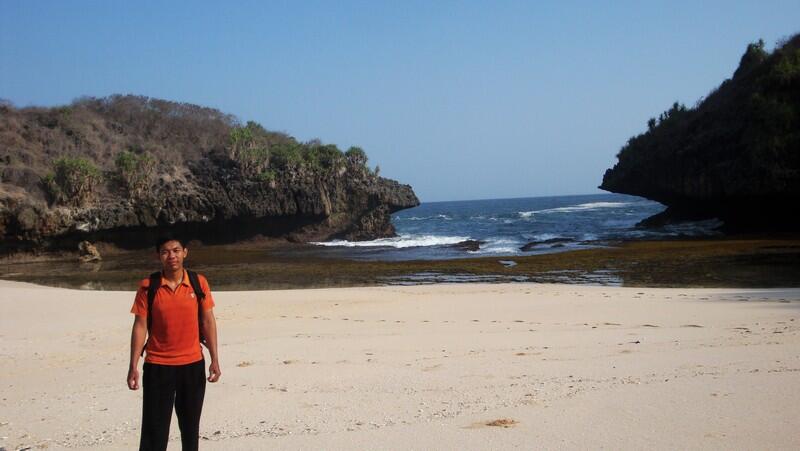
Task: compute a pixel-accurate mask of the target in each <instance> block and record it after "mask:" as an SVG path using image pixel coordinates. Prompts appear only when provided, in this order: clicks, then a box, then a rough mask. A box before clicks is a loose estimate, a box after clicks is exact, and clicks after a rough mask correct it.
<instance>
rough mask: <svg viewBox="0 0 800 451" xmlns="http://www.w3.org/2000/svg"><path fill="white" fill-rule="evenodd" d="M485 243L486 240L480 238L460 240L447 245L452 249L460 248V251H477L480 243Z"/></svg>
mask: <svg viewBox="0 0 800 451" xmlns="http://www.w3.org/2000/svg"><path fill="white" fill-rule="evenodd" d="M483 244H486V241H482V240H464V241H460V242H458V243H455V244H448V245H447V247H452V248H454V249H461V250H462V251H473V252H474V251H477V250H479V249H480V248H481V245H483Z"/></svg>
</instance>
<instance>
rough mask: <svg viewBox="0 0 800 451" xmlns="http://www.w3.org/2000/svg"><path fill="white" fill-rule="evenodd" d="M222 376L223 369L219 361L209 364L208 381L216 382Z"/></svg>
mask: <svg viewBox="0 0 800 451" xmlns="http://www.w3.org/2000/svg"><path fill="white" fill-rule="evenodd" d="M220 376H222V371H220V369H219V362H216V361H214V362H211V365H209V366H208V381H209V382H216V381H218V380H219V377H220Z"/></svg>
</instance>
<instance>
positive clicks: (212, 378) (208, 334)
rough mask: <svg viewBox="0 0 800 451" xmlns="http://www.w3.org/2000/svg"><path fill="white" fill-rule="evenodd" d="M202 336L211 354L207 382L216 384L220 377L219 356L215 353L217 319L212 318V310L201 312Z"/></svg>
mask: <svg viewBox="0 0 800 451" xmlns="http://www.w3.org/2000/svg"><path fill="white" fill-rule="evenodd" d="M202 327H203V336H204V337H205V339H206V347H207V348H208V352H209V354H211V365H210V366H209V367H208V381H209V382H216V381H218V380H219V377H220V376H222V371H220V369H219V354H218V353H217V319H216V318H215V317H214V309H213V308H210V309H208V310H203V321H202Z"/></svg>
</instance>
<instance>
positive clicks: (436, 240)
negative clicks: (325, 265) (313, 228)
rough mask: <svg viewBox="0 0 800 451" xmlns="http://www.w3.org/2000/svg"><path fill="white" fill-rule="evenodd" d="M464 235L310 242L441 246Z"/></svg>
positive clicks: (350, 244) (322, 243) (345, 244)
mask: <svg viewBox="0 0 800 451" xmlns="http://www.w3.org/2000/svg"><path fill="white" fill-rule="evenodd" d="M469 239H470V238H469V237H466V236H436V235H400V236H396V237H393V238H378V239H377V240H370V241H347V240H332V241H313V242H311V243H310V244H316V245H318V246H342V247H394V248H398V249H401V248H406V247H421V246H442V245H447V244H456V243H460V242H462V241H466V240H469Z"/></svg>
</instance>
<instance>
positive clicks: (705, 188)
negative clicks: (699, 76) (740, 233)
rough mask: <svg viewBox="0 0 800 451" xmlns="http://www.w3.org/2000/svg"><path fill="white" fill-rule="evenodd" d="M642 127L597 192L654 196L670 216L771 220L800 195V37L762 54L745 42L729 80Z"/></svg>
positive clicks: (733, 222)
mask: <svg viewBox="0 0 800 451" xmlns="http://www.w3.org/2000/svg"><path fill="white" fill-rule="evenodd" d="M647 125H648V128H647V131H645V132H644V133H642V134H640V135H638V136H634V137H632V138H631V139H630V140H629V141H628V142H627V144H625V145H624V146H623V147H622V149H621V150H620V152H619V154H618V155H617V157H618V159H619V161H618V163H617V164H616V165H615V166H614V168H612V169H609V170H608V171H606V174H605V176H604V178H603V183H602V185H601V186H600V187H601V188H602V189H605V190H608V191H614V192H620V193H626V194H633V195H638V196H643V197H647V198H649V199H653V200H656V201H659V202H661V203H663V204H665V205H667V206H668V207H669V209H670V211H671V212H672V213H674V214H675V216H676V217H681V216H683V217H695V218H702V217H719V218H721V219H723V220H725V222H726V224H728V225H730V226H733V227H736V226H740V225H741V226H744V227H746V228H762V227H763V226H767V228H769V226H770V225H776V224H780V223H781V222H782V219H785V218H784V217H785V216H786V214H787V212H789V211H790V210H791V209H790V208H788V207H787V205H788V204H787V203H789V202H792V203H794V202H796V201H797V200H799V199H798V198H800V35H796V36H794V37H792V38H790V39H787V40H786V41H785V42H782V43H780V44H779V45H778V46H777V47H776V49H775V50H774V51H772V52H767V51H766V50H765V49H764V43H763V41H759V42H757V43H753V44H750V45H749V46H748V47H747V49H746V51H745V53H744V54H743V56H742V58H741V61H740V63H739V67H738V68H737V69H736V71H735V73H734V74H733V77H732V78H731V79H728V80H725V81H724V82H723V83H722V84H721V85H720V86H719V87H718V88H716V89H714V90H713V91H712V92H711V93H710V94H709V95H708V96H706V97H705V98H704V99H701V100H700V101H699V102H698V103H697V104H696V106H694V107H693V108H686V107H685V106H683V105H680V104H678V103H675V104H674V105H673V106H672V107H671V108H670V109H669V110H667V111H666V112H664V113H663V114H661V115H660V116H659V117H658V118H651V119H650V120H649V121H648V123H647ZM792 222H793V223H796V221H792Z"/></svg>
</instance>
